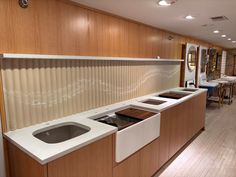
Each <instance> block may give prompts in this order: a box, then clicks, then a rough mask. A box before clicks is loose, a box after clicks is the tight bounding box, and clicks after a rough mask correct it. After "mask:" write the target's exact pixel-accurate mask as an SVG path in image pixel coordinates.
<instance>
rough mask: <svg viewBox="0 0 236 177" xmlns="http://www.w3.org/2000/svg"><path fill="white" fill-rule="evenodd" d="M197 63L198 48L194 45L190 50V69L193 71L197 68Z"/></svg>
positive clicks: (188, 56)
mask: <svg viewBox="0 0 236 177" xmlns="http://www.w3.org/2000/svg"><path fill="white" fill-rule="evenodd" d="M196 63H197V50H196V48H195V47H194V46H191V47H190V48H189V50H188V55H187V64H188V69H189V71H193V70H195V68H196Z"/></svg>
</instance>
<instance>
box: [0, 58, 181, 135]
mask: <svg viewBox="0 0 236 177" xmlns="http://www.w3.org/2000/svg"><path fill="white" fill-rule="evenodd" d="M179 77H180V65H179V64H157V63H156V62H134V61H132V62H130V61H89V60H39V59H37V60H36V59H23V60H18V59H3V60H2V79H3V90H4V99H5V109H6V119H7V129H8V131H10V130H15V129H18V128H22V127H26V126H30V125H33V124H36V123H40V122H45V121H49V120H53V119H58V118H60V117H64V116H67V115H71V114H75V113H78V112H82V111H86V110H89V109H92V108H96V107H101V106H105V105H109V104H112V103H115V102H119V101H124V100H128V99H131V98H134V97H138V96H142V95H146V94H150V93H153V92H157V91H160V90H163V89H168V88H171V87H177V86H178V85H179Z"/></svg>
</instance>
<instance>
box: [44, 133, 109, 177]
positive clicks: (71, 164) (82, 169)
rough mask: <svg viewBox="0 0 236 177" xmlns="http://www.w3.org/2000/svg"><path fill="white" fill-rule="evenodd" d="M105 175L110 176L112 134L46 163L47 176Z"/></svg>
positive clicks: (82, 176) (92, 176)
mask: <svg viewBox="0 0 236 177" xmlns="http://www.w3.org/2000/svg"><path fill="white" fill-rule="evenodd" d="M105 176H107V177H111V176H112V136H108V137H106V138H103V139H101V140H99V141H97V142H95V143H92V144H90V145H88V146H85V147H83V148H81V149H79V150H77V151H74V152H72V153H70V154H68V155H66V156H63V157H61V158H59V159H57V160H54V161H52V162H49V163H48V177H105Z"/></svg>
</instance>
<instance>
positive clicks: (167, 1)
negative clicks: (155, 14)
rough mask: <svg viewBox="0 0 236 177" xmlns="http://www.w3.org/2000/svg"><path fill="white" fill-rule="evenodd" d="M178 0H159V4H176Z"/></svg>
mask: <svg viewBox="0 0 236 177" xmlns="http://www.w3.org/2000/svg"><path fill="white" fill-rule="evenodd" d="M176 1H177V0H159V1H158V4H159V5H160V6H170V5H172V4H174V3H175V2H176Z"/></svg>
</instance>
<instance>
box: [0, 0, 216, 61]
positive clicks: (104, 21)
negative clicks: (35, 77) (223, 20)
mask: <svg viewBox="0 0 236 177" xmlns="http://www.w3.org/2000/svg"><path fill="white" fill-rule="evenodd" d="M0 8H1V9H0V21H1V23H0V37H1V38H0V39H1V41H0V53H42V54H64V55H94V56H97V55H98V56H124V57H127V56H129V57H155V56H157V55H158V56H160V57H161V58H169V57H171V58H178V57H179V56H180V55H179V54H178V52H181V49H180V48H179V43H180V39H179V38H183V36H180V35H176V34H172V33H169V32H167V31H163V30H158V29H156V28H153V27H150V26H146V25H143V24H140V23H136V22H133V21H129V20H125V19H122V18H119V17H115V16H111V15H107V14H105V13H102V12H99V11H93V10H91V9H86V8H84V7H79V6H76V5H74V4H73V3H71V2H70V1H65V0H50V1H48V0H40V1H38V0H31V2H30V6H29V8H27V9H22V8H20V7H19V5H18V2H17V1H15V0H8V1H2V2H1V7H0ZM169 35H172V36H173V37H174V39H173V40H171V41H169V40H168V39H167V37H168V36H169ZM160 36H163V38H162V39H160ZM184 39H185V42H192V43H196V44H201V45H205V46H210V45H211V46H212V44H209V43H207V42H203V41H200V40H197V39H193V38H190V37H184Z"/></svg>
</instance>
